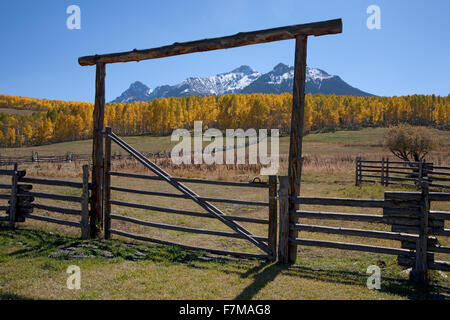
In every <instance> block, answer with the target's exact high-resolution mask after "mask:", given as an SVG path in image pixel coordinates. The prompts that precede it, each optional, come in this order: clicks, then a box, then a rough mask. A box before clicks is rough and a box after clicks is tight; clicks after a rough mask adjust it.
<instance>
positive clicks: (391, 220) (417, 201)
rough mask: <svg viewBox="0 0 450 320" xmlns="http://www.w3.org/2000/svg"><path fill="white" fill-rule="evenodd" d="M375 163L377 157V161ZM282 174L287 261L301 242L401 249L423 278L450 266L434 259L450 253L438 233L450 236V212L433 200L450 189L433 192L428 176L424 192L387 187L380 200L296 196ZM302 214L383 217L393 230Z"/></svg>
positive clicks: (402, 259)
mask: <svg viewBox="0 0 450 320" xmlns="http://www.w3.org/2000/svg"><path fill="white" fill-rule="evenodd" d="M370 163H374V161H371V162H370ZM357 166H358V165H357ZM279 179H280V191H279V194H280V197H279V198H280V200H279V201H280V206H279V207H280V223H279V225H280V230H279V235H280V238H279V253H278V255H279V258H280V260H281V261H282V262H284V263H287V262H294V261H293V259H292V257H291V254H293V253H292V252H296V251H297V246H298V245H301V246H314V247H324V248H334V249H341V250H353V251H363V252H371V253H381V254H391V255H396V256H397V261H398V263H399V264H400V265H405V266H412V267H413V272H412V273H411V278H412V279H413V280H415V281H418V282H424V281H426V275H427V270H428V269H437V270H449V269H450V261H435V259H434V253H442V254H450V247H447V246H441V245H439V241H438V240H437V238H436V236H450V230H449V229H445V221H446V220H450V212H446V211H433V210H430V202H433V201H450V193H444V192H429V190H428V183H427V182H423V181H422V183H421V188H422V191H421V192H398V191H394V192H390V191H386V192H385V196H384V199H380V200H372V199H347V198H325V197H295V196H288V184H287V177H279ZM289 202H293V203H294V205H297V206H300V208H299V209H295V210H292V209H291V210H289ZM303 205H315V206H317V205H318V206H332V207H340V206H342V207H352V208H379V209H382V210H383V213H382V214H366V213H364V214H363V213H344V212H330V211H311V210H306V209H303V208H301V206H303ZM299 219H312V220H316V219H317V220H325V221H326V220H337V221H356V222H369V223H378V224H385V225H388V226H390V227H391V231H379V230H367V229H356V228H346V227H336V226H326V225H315V224H307V223H304V222H302V223H299ZM299 232H300V233H302V232H307V233H312V234H313V235H314V234H316V233H319V234H332V235H341V236H350V237H359V238H376V239H385V240H393V241H400V243H401V248H395V247H387V246H374V245H367V244H362V243H348V242H339V241H328V240H322V239H306V238H304V237H303V238H301V237H298V233H299Z"/></svg>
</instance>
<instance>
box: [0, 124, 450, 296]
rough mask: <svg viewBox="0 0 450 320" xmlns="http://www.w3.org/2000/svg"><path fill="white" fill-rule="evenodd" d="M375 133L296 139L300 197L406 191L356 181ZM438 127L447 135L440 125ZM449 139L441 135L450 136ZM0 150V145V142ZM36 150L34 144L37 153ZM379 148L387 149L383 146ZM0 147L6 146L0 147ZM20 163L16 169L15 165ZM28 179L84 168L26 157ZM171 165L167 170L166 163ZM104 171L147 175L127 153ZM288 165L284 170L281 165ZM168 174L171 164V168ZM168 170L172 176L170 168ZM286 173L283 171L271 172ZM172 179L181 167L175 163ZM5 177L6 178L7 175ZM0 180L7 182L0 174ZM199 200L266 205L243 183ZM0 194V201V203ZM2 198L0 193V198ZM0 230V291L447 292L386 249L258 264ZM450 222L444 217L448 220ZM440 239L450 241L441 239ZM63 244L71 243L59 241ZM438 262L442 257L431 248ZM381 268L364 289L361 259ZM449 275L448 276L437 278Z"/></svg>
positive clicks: (230, 246) (242, 244)
mask: <svg viewBox="0 0 450 320" xmlns="http://www.w3.org/2000/svg"><path fill="white" fill-rule="evenodd" d="M383 132H384V129H380V128H376V129H371V128H368V129H363V130H360V131H339V132H335V133H319V134H311V135H308V136H307V137H306V138H305V145H304V150H305V154H306V155H307V157H308V158H309V159H310V162H309V163H305V166H304V170H303V176H302V186H301V193H302V195H304V196H329V197H350V198H366V199H382V198H383V194H384V191H386V190H413V189H411V188H405V187H398V186H397V187H392V186H391V187H389V188H385V187H383V186H381V185H379V184H363V185H362V186H360V187H355V186H354V164H353V162H352V159H353V158H354V156H356V155H360V154H361V153H363V154H364V155H366V156H368V157H373V158H377V159H378V158H380V157H381V156H383V155H385V154H386V151H383V150H382V148H381V147H379V146H377V144H378V142H377V141H378V140H377V139H378V138H380V137H381V136H382V135H383ZM441 134H443V135H447V137H448V133H446V132H443V133H441ZM126 140H127V141H128V142H130V143H131V144H132V145H133V146H134V147H136V148H137V149H138V150H142V151H151V150H152V149H151V148H155V149H154V151H156V149H159V150H161V149H160V148H170V144H169V143H167V141H170V137H127V138H126ZM449 140H450V139H449ZM37 148H42V149H39V150H41V151H42V152H43V153H42V154H49V153H46V152H50V153H53V154H64V153H65V152H67V150H70V151H72V152H75V153H90V141H79V142H70V143H62V144H55V145H49V146H41V147H37ZM30 149H31V148H20V149H6V152H14V154H21V153H24V154H28V153H29V152H30ZM287 150H288V138H287V137H283V138H281V151H282V153H283V152H286V153H287ZM2 151H5V150H2ZM41 151H39V152H40V153H41ZM383 152H384V153H383ZM449 153H450V150H448V149H445V148H444V149H443V150H439V151H437V152H436V153H434V154H433V157H434V158H435V159H438V160H439V159H441V160H439V161H441V163H448V159H449ZM2 155H4V153H3V152H2ZM21 167H22V166H21ZM23 168H25V169H26V170H27V176H38V177H47V176H48V177H55V178H58V179H69V180H73V181H80V173H81V164H80V163H76V162H73V163H68V164H64V165H59V164H56V165H55V164H32V165H24V166H23ZM171 169H173V168H171ZM113 170H117V171H131V172H138V173H146V174H148V171H145V170H143V169H142V168H141V166H140V165H139V164H136V163H133V162H132V161H128V162H127V161H125V162H121V161H118V162H113ZM283 170H286V166H284V167H283ZM169 172H171V171H170V170H169ZM171 173H172V172H171ZM282 173H285V172H280V174H282ZM174 175H180V171H177V172H176V174H174ZM181 175H186V176H193V177H199V178H210V179H217V178H218V175H219V174H218V173H217V172H215V171H211V172H210V171H208V172H207V171H201V170H195V169H192V170H191V169H190V168H187V169H185V170H184V171H181ZM220 175H221V177H223V178H226V179H229V180H238V181H249V180H251V178H252V177H253V176H254V175H255V174H254V172H245V171H242V170H238V169H232V170H230V171H224V172H222V173H220ZM5 179H6V180H5ZM0 183H8V179H7V178H6V177H1V176H0ZM113 185H116V186H121V187H125V188H133V189H141V190H154V191H162V192H173V191H174V190H173V188H171V187H170V186H169V185H167V184H163V183H161V182H157V181H146V180H138V179H129V178H119V177H113ZM189 186H190V187H193V189H194V190H195V192H197V193H198V194H200V195H202V196H206V197H208V196H210V197H222V195H225V194H226V195H227V196H226V197H227V198H231V199H242V200H256V201H266V200H267V192H266V190H264V191H263V192H261V190H260V189H252V188H231V187H223V186H215V185H198V184H192V185H189ZM33 191H36V192H48V193H58V194H70V195H80V190H77V189H73V188H60V187H52V186H37V185H35V186H34V188H33ZM0 192H2V190H0ZM112 196H113V199H116V200H122V201H127V202H133V203H143V204H151V205H155V206H162V207H173V208H178V209H184V210H192V211H199V208H198V206H196V205H195V204H194V203H192V202H191V201H188V200H178V199H177V201H173V200H171V199H169V200H168V198H161V197H152V196H142V195H135V194H127V193H121V192H113V193H112ZM1 201H3V202H1ZM1 201H0V202H1V205H3V204H4V203H5V201H6V200H1ZM38 202H39V203H41V202H42V203H45V204H48V205H60V206H64V207H71V208H77V209H79V204H73V205H71V204H68V203H64V202H60V201H51V200H42V199H39V201H38ZM217 206H218V207H219V208H220V209H222V210H224V211H225V212H227V213H229V214H232V215H245V216H249V217H255V218H267V209H266V208H259V207H244V206H240V205H232V204H223V203H219V204H217ZM303 208H304V209H305V210H323V208H320V207H318V206H303ZM432 210H442V211H450V207H449V204H448V203H444V202H441V203H433V207H432ZM326 211H334V212H355V213H361V210H360V209H358V208H345V207H344V208H343V207H332V206H328V207H327V208H326ZM113 212H114V213H116V214H121V215H127V216H132V217H135V218H139V219H143V220H148V221H154V222H162V223H167V224H178V225H183V226H189V227H200V228H205V229H215V230H224V231H230V230H229V229H228V228H226V227H225V226H224V225H223V224H221V223H220V222H218V221H216V220H214V219H204V218H197V217H186V216H180V215H171V214H166V213H160V212H154V211H145V210H140V209H130V208H124V207H118V206H114V207H113ZM364 213H372V214H381V210H380V209H368V210H365V211H364ZM36 214H42V215H50V216H55V217H59V218H64V219H70V220H75V221H78V220H79V217H66V216H63V215H60V214H52V213H49V212H45V211H43V210H37V212H36ZM301 223H308V224H325V225H329V226H334V227H346V228H360V229H371V230H385V231H389V230H390V227H389V226H387V225H379V224H370V223H361V222H342V221H338V222H336V221H326V222H324V221H318V220H313V219H302V220H301ZM243 225H244V226H246V227H248V228H249V229H250V231H252V232H253V233H255V234H257V235H266V234H267V226H264V225H249V224H245V223H243ZM2 226H3V227H2V228H0V298H3V299H20V298H30V299H434V298H436V299H440V298H445V297H448V293H449V291H450V273H449V272H446V273H438V272H434V271H433V272H431V278H432V286H431V287H429V288H427V289H425V288H420V287H416V286H414V285H412V284H411V283H410V282H409V281H407V278H408V276H407V273H406V272H405V268H402V267H400V266H398V264H397V262H396V257H395V256H389V255H381V254H369V253H362V252H354V251H340V250H337V249H324V248H315V247H303V246H301V247H299V253H298V259H297V262H296V265H294V266H281V265H276V264H271V263H267V262H266V261H261V260H242V259H239V260H236V259H225V258H223V257H222V258H219V257H217V256H211V255H208V254H206V253H203V252H195V253H194V252H189V251H185V250H181V249H179V248H174V247H169V246H156V245H152V244H148V243H142V242H130V240H129V239H125V238H123V237H118V236H114V237H113V238H114V240H108V241H105V240H101V241H99V240H95V241H94V240H92V241H81V240H79V239H78V237H79V235H80V234H79V233H80V232H79V230H78V229H74V228H69V227H63V226H58V225H52V224H49V223H44V222H40V221H32V220H27V221H26V222H25V223H20V224H18V229H17V230H16V231H11V230H8V229H6V228H4V226H6V224H4V223H3V224H2ZM113 227H114V228H117V229H119V230H124V231H128V232H133V233H139V234H143V235H147V236H153V237H156V238H162V239H165V240H169V241H175V242H182V243H185V244H191V245H199V246H202V247H211V248H217V249H225V250H237V251H246V252H257V249H256V248H255V247H254V246H252V245H251V244H250V243H249V242H248V241H244V240H240V239H228V238H223V237H213V236H208V235H196V234H187V233H181V232H174V231H169V232H168V231H164V230H163V231H161V230H158V229H154V228H144V227H140V226H139V227H138V226H133V225H131V224H127V223H123V222H121V221H113ZM449 227H450V225H449V224H448V222H447V226H446V228H449ZM302 237H305V238H311V239H318V240H334V241H343V242H353V243H362V244H371V245H381V246H389V247H399V246H400V244H399V243H398V241H397V242H396V241H389V240H381V239H366V238H360V237H349V236H336V235H327V234H313V233H308V232H304V233H302ZM439 241H441V244H442V245H445V246H449V245H450V240H449V239H448V238H446V237H439ZM67 248H70V250H69V249H67ZM436 259H439V260H448V257H447V256H443V255H442V254H436ZM71 264H75V265H78V266H80V268H81V270H82V289H81V290H79V291H72V290H69V289H67V288H66V279H67V276H68V275H67V274H66V269H67V267H68V266H69V265H71ZM374 264H375V265H378V266H380V268H381V269H382V288H381V290H380V291H373V290H368V289H367V287H366V281H367V277H368V275H367V274H366V270H367V267H368V266H370V265H374ZM445 276H446V277H445Z"/></svg>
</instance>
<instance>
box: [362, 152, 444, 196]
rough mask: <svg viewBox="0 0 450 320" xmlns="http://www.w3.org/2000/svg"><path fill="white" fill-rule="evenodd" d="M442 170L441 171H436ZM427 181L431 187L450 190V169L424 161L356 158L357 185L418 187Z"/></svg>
mask: <svg viewBox="0 0 450 320" xmlns="http://www.w3.org/2000/svg"><path fill="white" fill-rule="evenodd" d="M436 170H441V171H436ZM425 179H426V180H427V181H428V184H429V186H430V187H436V188H443V189H450V167H446V166H435V165H434V164H433V163H428V162H424V161H418V162H407V161H390V160H389V158H382V159H381V160H363V159H361V157H357V158H356V163H355V185H356V186H359V185H360V184H361V182H375V183H380V184H382V185H384V186H388V185H392V184H401V185H416V186H418V185H419V183H420V181H422V180H425Z"/></svg>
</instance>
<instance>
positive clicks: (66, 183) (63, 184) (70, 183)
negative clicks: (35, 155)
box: [19, 177, 83, 189]
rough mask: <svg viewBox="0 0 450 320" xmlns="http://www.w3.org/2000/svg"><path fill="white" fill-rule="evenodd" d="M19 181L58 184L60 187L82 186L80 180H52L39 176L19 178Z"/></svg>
mask: <svg viewBox="0 0 450 320" xmlns="http://www.w3.org/2000/svg"><path fill="white" fill-rule="evenodd" d="M19 181H20V182H27V183H34V184H43V185H49V186H60V187H71V188H80V189H81V188H83V184H82V183H81V182H75V181H65V180H54V179H41V178H26V177H24V178H20V180H19Z"/></svg>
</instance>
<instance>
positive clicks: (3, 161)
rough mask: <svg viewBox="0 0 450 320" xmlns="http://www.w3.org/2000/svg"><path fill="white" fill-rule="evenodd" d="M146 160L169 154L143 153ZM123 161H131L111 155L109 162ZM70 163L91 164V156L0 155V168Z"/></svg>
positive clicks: (116, 154)
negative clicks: (30, 164) (27, 164)
mask: <svg viewBox="0 0 450 320" xmlns="http://www.w3.org/2000/svg"><path fill="white" fill-rule="evenodd" d="M143 154H144V155H145V156H146V157H147V158H168V157H170V152H143ZM123 159H133V158H132V157H131V156H130V155H122V154H120V153H113V154H112V155H111V160H123ZM71 161H84V162H92V155H91V154H84V153H78V154H77V153H72V152H67V153H66V154H64V155H39V154H38V153H37V152H34V153H33V154H32V155H30V156H21V157H8V156H1V155H0V166H7V165H13V164H15V163H17V164H24V163H35V162H36V163H62V162H71Z"/></svg>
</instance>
